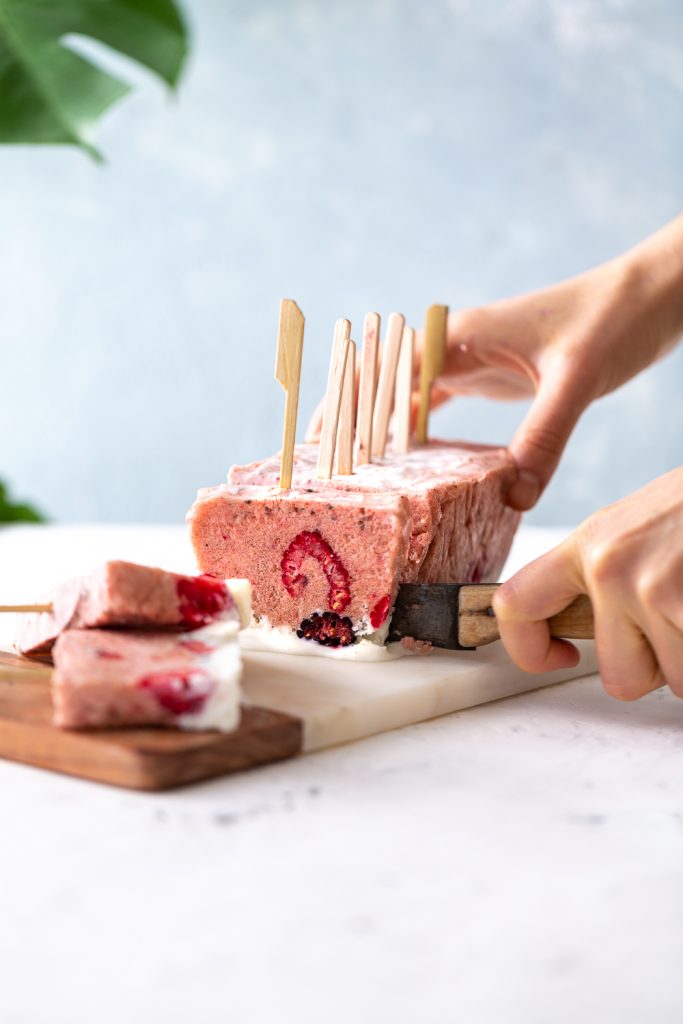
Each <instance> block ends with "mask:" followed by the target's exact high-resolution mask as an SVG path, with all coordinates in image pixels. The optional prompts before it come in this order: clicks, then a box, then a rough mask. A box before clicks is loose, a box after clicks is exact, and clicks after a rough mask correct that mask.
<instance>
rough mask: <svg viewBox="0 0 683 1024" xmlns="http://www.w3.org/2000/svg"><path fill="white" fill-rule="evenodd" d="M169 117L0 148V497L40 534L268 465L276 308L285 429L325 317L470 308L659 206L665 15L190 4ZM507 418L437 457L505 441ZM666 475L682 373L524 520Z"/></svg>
mask: <svg viewBox="0 0 683 1024" xmlns="http://www.w3.org/2000/svg"><path fill="white" fill-rule="evenodd" d="M189 14H190V17H191V21H192V24H193V29H194V36H195V38H194V51H193V57H192V61H191V65H190V67H189V69H188V74H187V77H186V79H185V81H184V84H183V86H182V89H181V92H180V96H179V98H178V100H177V101H168V100H167V99H166V98H165V96H164V95H163V93H162V91H161V90H160V88H159V86H158V85H157V84H156V82H154V81H152V80H151V79H150V78H149V77H147V76H146V75H145V74H143V73H141V72H139V71H137V70H132V71H131V69H130V67H129V66H127V65H125V64H124V63H123V62H119V61H116V60H114V61H113V62H112V61H111V58H108V60H109V61H110V66H116V67H118V68H121V67H124V68H125V71H126V73H127V74H128V75H129V76H130V77H132V79H133V80H134V81H135V82H137V83H138V84H139V86H140V88H139V91H138V92H137V93H136V94H135V95H134V96H133V97H132V98H131V99H128V100H126V101H124V102H123V103H122V104H121V105H120V106H119V107H118V108H115V110H114V111H113V112H112V113H110V115H109V116H108V117H107V119H106V121H105V122H104V124H103V125H102V126H101V127H100V129H99V130H98V132H97V136H96V138H97V140H98V142H99V143H100V144H101V146H102V148H103V149H104V151H105V153H106V155H107V158H108V164H107V165H106V166H105V167H104V168H101V167H97V166H95V165H94V164H93V163H92V162H90V161H89V159H88V158H87V157H85V156H83V155H81V154H80V153H79V152H77V151H75V150H69V149H61V150H49V149H41V150H37V149H33V150H31V149H25V148H4V149H0V175H1V181H2V189H1V193H0V267H1V269H2V279H1V282H0V290H1V296H2V299H1V302H0V330H1V332H2V333H1V337H2V353H3V354H2V367H3V370H4V373H3V388H2V402H1V403H0V430H1V436H2V447H1V456H0V471H1V472H2V474H4V475H5V476H6V477H7V478H8V479H9V480H10V482H11V483H12V485H13V487H14V490H15V492H16V494H17V495H18V496H22V497H28V498H32V499H34V500H36V501H37V502H38V503H39V504H40V505H41V506H42V508H43V509H44V510H45V511H46V512H47V513H48V514H49V515H50V516H52V517H54V518H57V519H63V520H84V519H102V520H164V521H177V520H180V519H181V518H182V516H183V515H184V512H185V510H186V508H187V507H188V505H189V504H190V503H191V501H192V500H193V497H194V494H195V491H196V489H197V488H198V487H200V486H204V485H208V484H213V483H218V482H220V481H222V480H223V479H224V477H225V474H226V472H227V469H228V467H229V465H230V464H231V463H232V462H238V461H243V460H247V459H252V458H256V457H258V456H260V455H263V454H265V453H267V452H270V451H272V450H274V449H275V448H276V447H278V445H279V440H280V424H281V414H282V402H283V395H282V392H281V391H280V389H279V387H278V386H277V384H276V383H275V382H274V380H273V361H274V344H275V334H276V326H277V314H278V303H279V300H280V298H281V297H282V296H284V295H287V296H291V297H294V298H296V299H297V300H298V302H299V304H300V305H301V307H302V309H303V311H304V312H305V314H306V317H307V332H306V344H305V353H304V380H303V387H302V402H301V417H300V427H301V429H303V425H304V423H305V421H306V419H307V417H308V414H309V413H310V412H311V410H312V408H313V406H314V404H315V401H316V399H317V397H318V395H319V392H320V391H321V389H322V386H323V382H324V380H325V375H326V367H327V359H328V354H329V345H330V340H331V334H332V326H333V323H334V320H335V318H336V317H338V316H342V315H344V316H348V317H349V318H350V319H351V320H352V322H353V323H354V325H356V329H355V331H354V333H355V334H356V335H357V334H358V329H359V325H360V322H361V319H362V316H363V314H364V313H365V312H366V310H368V309H378V310H379V311H381V312H382V313H383V314H387V313H389V312H390V311H391V310H393V309H399V310H401V311H403V312H404V313H405V314H406V316H407V317H408V319H409V320H410V321H412V322H414V323H420V322H421V320H422V316H423V310H424V307H425V306H426V305H427V304H429V303H431V302H435V301H440V302H449V303H450V304H451V306H452V307H458V306H459V305H470V304H480V303H483V302H487V301H490V300H493V299H495V298H499V297H502V296H505V295H508V294H512V293H515V292H519V291H522V290H528V289H532V288H536V287H539V286H541V285H544V284H548V283H550V282H553V281H555V280H556V279H559V278H561V277H563V276H566V275H569V274H573V273H575V272H577V271H580V270H582V269H585V268H586V267H588V266H590V265H592V264H595V263H597V262H599V261H601V260H604V259H606V258H608V257H610V256H612V255H614V254H616V253H617V252H619V251H620V250H622V249H624V248H626V247H628V246H630V245H631V244H633V243H635V242H636V241H637V240H638V239H640V238H641V237H642V236H644V235H646V234H647V233H649V232H650V231H652V230H654V229H655V228H657V227H658V226H659V225H660V224H662V223H663V222H664V221H666V220H667V219H669V218H671V217H673V216H674V215H676V214H677V213H678V212H680V210H681V209H683V5H682V4H681V3H680V2H679V0H648V2H647V3H643V2H642V0H602V2H598V0H573V2H569V0H565V2H560V0H557V2H554V3H553V2H549V0H546V2H543V0H514V2H508V3H505V2H500V3H494V2H477V0H424V2H421V3H419V2H407V0H404V2H400V0H339V2H337V3H330V2H329V0H249V2H247V0H245V2H235V0H233V2H218V0H215V2H211V0H201V2H200V0H194V2H192V3H191V4H190V5H189ZM522 413H523V408H522V407H521V406H518V405H517V406H497V405H496V404H493V403H488V402H483V401H471V400H469V401H459V402H456V403H453V404H452V405H451V406H450V407H449V408H448V409H447V410H446V411H444V412H441V413H439V414H438V415H437V416H436V418H435V426H436V429H437V432H438V433H440V434H442V435H444V436H451V437H455V436H466V437H469V438H471V439H475V440H490V441H496V442H507V441H508V440H509V439H510V437H511V436H512V432H513V429H514V427H515V425H516V423H517V422H518V421H519V419H520V418H521V416H522ZM682 462H683V350H682V349H681V348H679V350H678V351H677V353H675V354H674V355H673V356H671V357H669V358H668V359H667V360H666V362H664V363H662V364H660V365H658V366H656V367H655V368H653V369H652V370H651V371H648V372H647V373H646V374H644V375H643V376H642V377H641V378H639V379H638V380H636V381H635V382H633V383H632V384H630V385H629V386H628V387H626V388H624V389H623V390H622V391H621V392H620V393H619V394H618V395H615V396H613V397H610V398H608V399H606V400H603V401H602V402H600V403H599V404H598V405H596V406H595V407H593V408H592V409H591V410H590V411H589V412H588V413H587V415H586V416H585V417H584V419H583V421H582V423H581V425H580V427H579V429H578V430H577V431H576V434H575V436H574V438H573V440H572V443H571V445H570V448H569V450H568V451H567V454H566V456H565V459H564V461H563V464H562V467H561V469H560V471H559V472H558V474H557V476H556V478H555V480H554V482H553V484H552V486H551V488H550V490H549V491H548V493H547V495H546V497H545V498H544V499H543V502H542V504H541V505H540V506H539V507H538V508H537V510H536V511H535V512H534V513H532V514H531V516H530V519H531V521H534V522H537V523H563V524H572V523H574V522H577V521H578V520H579V519H580V518H582V517H583V516H585V515H586V514H588V513H589V512H590V511H591V510H592V509H593V508H595V507H597V506H598V505H601V504H605V503H607V502H609V501H612V500H614V499H616V498H617V497H619V496H621V495H623V494H625V493H627V492H628V491H630V490H633V489H634V488H636V487H638V486H639V485H641V484H642V483H644V482H645V481H646V480H648V479H650V478H652V477H653V476H655V475H656V474H658V473H661V472H663V471H665V470H666V469H668V468H671V467H673V466H675V465H678V464H681V463H682Z"/></svg>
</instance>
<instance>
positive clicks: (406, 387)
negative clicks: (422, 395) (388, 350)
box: [393, 327, 415, 453]
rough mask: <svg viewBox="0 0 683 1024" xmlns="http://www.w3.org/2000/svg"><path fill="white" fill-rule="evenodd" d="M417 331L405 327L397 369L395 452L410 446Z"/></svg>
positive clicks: (403, 450) (402, 450)
mask: <svg viewBox="0 0 683 1024" xmlns="http://www.w3.org/2000/svg"><path fill="white" fill-rule="evenodd" d="M414 347H415V331H414V330H413V328H412V327H404V328H403V337H402V338H401V354H400V355H399V357H398V367H397V369H396V395H395V398H394V444H393V448H394V451H395V452H401V453H404V452H407V451H408V449H409V448H410V414H411V411H412V397H413V350H414Z"/></svg>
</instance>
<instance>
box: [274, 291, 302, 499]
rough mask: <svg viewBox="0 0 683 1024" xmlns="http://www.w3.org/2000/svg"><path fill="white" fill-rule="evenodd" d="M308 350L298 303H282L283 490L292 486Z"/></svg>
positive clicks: (278, 364)
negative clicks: (301, 384)
mask: <svg viewBox="0 0 683 1024" xmlns="http://www.w3.org/2000/svg"><path fill="white" fill-rule="evenodd" d="M303 347H304V316H303V313H302V312H301V310H300V309H299V307H298V306H297V304H296V302H294V301H293V300H292V299H283V300H282V302H281V303H280V323H279V325H278V332H277V359H276V362H275V377H276V379H277V380H278V381H279V382H280V384H282V386H283V388H284V389H285V393H286V396H287V397H286V399H285V428H284V435H283V438H282V456H281V460H280V490H281V491H286V490H289V488H290V487H291V486H292V468H293V465H294V442H295V439H296V417H297V410H298V407H299V382H300V380H301V355H302V352H303Z"/></svg>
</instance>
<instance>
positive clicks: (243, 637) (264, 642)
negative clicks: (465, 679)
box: [239, 616, 415, 661]
mask: <svg viewBox="0 0 683 1024" xmlns="http://www.w3.org/2000/svg"><path fill="white" fill-rule="evenodd" d="M388 629H389V626H388V623H387V625H386V626H383V627H382V629H378V630H377V631H376V632H375V633H372V634H371V635H370V636H366V637H362V638H361V639H360V640H358V641H357V642H356V643H355V644H349V645H348V647H323V645H322V644H317V643H316V642H315V641H314V640H302V639H301V638H300V637H298V636H297V635H296V633H295V632H294V630H292V629H289V627H288V626H271V624H270V623H269V622H268V620H267V618H266V617H265V616H263V618H261V619H259V622H258V625H256V624H254V623H252V625H251V626H249V627H248V628H247V629H243V630H242V632H241V633H240V637H239V642H240V645H241V647H242V649H243V650H245V651H270V652H271V653H272V652H276V653H278V654H297V655H303V656H305V657H317V658H336V659H338V660H339V661H395V660H396V658H403V657H405V656H406V655H410V654H414V653H415V652H414V651H411V650H408V649H407V648H406V647H404V646H403V644H386V643H385V639H386V635H387V632H388Z"/></svg>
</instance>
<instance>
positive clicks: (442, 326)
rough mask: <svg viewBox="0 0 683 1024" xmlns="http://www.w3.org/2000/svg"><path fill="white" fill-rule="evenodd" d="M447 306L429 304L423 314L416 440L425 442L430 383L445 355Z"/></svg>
mask: <svg viewBox="0 0 683 1024" xmlns="http://www.w3.org/2000/svg"><path fill="white" fill-rule="evenodd" d="M447 322H448V306H430V307H429V309H428V310H427V314H426V316H425V330H424V345H423V348H422V365H421V368H420V408H419V410H418V414H417V431H416V432H417V440H418V441H419V443H420V444H426V442H427V436H428V432H429V400H430V395H431V390H432V383H433V382H434V381H435V380H436V378H437V377H438V376H439V374H440V373H441V372H442V370H443V364H444V359H445V356H446V327H447Z"/></svg>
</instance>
